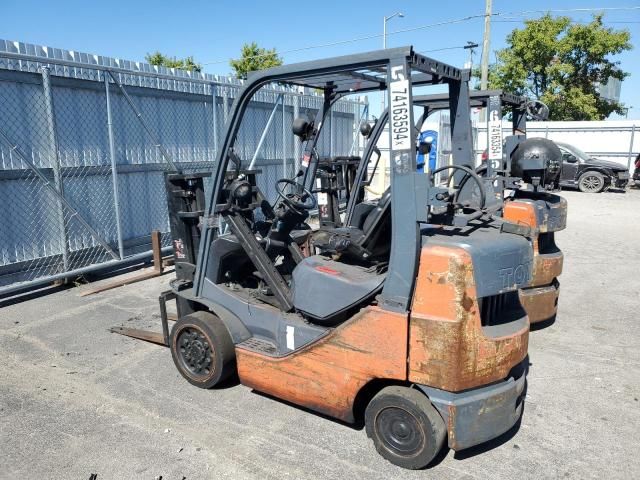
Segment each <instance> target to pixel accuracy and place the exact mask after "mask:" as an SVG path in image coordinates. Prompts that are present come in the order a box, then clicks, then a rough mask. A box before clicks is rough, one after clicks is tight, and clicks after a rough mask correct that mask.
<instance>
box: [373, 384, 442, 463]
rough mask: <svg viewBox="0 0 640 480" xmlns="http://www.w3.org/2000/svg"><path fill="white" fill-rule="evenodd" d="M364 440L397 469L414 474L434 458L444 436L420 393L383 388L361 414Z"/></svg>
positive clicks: (437, 418) (436, 416)
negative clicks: (411, 471)
mask: <svg viewBox="0 0 640 480" xmlns="http://www.w3.org/2000/svg"><path fill="white" fill-rule="evenodd" d="M365 426H366V430H367V436H368V437H369V438H371V439H372V440H373V444H374V445H375V447H376V450H377V451H378V453H379V454H380V455H382V456H383V457H384V458H386V459H387V460H388V461H390V462H391V463H393V464H394V465H398V466H399V467H403V468H408V469H411V470H417V469H420V468H424V467H426V466H427V465H429V463H431V461H432V460H433V459H434V458H435V457H436V455H437V454H438V452H439V451H440V449H441V448H442V446H443V445H444V441H445V438H446V434H447V428H446V425H445V423H444V420H443V419H442V417H441V416H440V414H439V413H438V411H437V410H436V409H435V407H434V406H433V405H432V404H431V402H430V401H429V399H428V398H427V397H426V396H425V395H424V394H422V393H421V392H419V391H417V390H414V389H411V388H408V387H398V386H393V387H386V388H384V389H382V390H381V391H380V392H379V393H378V394H377V395H376V396H375V397H373V399H372V400H371V402H370V403H369V405H368V406H367V409H366V411H365Z"/></svg>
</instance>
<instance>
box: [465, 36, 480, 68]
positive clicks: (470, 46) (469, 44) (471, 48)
mask: <svg viewBox="0 0 640 480" xmlns="http://www.w3.org/2000/svg"><path fill="white" fill-rule="evenodd" d="M477 47H478V44H477V43H475V42H470V41H467V44H466V45H465V46H464V47H463V48H464V49H465V50H469V70H473V54H474V53H475V49H476V48H477Z"/></svg>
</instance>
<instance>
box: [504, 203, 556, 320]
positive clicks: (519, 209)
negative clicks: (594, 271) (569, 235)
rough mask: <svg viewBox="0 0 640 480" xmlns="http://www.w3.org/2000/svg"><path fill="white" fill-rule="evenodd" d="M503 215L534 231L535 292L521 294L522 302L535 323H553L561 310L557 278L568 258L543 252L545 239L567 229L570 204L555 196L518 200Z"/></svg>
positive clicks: (533, 275)
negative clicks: (552, 319)
mask: <svg viewBox="0 0 640 480" xmlns="http://www.w3.org/2000/svg"><path fill="white" fill-rule="evenodd" d="M503 215H504V218H505V219H506V220H509V221H511V222H514V223H518V224H524V225H527V226H529V227H531V228H532V229H533V237H532V242H533V255H534V257H533V274H532V282H531V288H527V289H522V290H520V302H521V303H522V306H523V307H524V309H525V310H526V312H527V315H528V316H529V321H530V322H531V323H537V322H543V321H545V320H549V319H550V318H552V317H553V316H554V315H555V314H556V311H557V308H558V297H559V295H560V286H559V284H558V281H557V277H559V276H560V274H561V273H562V265H563V260H564V256H563V254H562V252H561V251H560V250H559V249H557V248H554V249H553V250H552V251H542V250H543V248H541V243H542V237H541V235H553V232H557V231H560V230H563V229H564V228H566V225H567V201H566V200H565V199H564V198H562V197H560V196H558V195H551V194H545V195H542V196H541V197H540V198H537V199H535V198H516V199H514V200H512V201H509V202H506V203H505V206H504V212H503ZM554 247H555V244H554Z"/></svg>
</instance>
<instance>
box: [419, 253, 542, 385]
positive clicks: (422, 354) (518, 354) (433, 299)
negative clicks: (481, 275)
mask: <svg viewBox="0 0 640 480" xmlns="http://www.w3.org/2000/svg"><path fill="white" fill-rule="evenodd" d="M434 276H435V277H436V278H445V279H446V281H445V282H444V283H441V282H433V281H432V278H433V277H434ZM528 335H529V328H528V324H527V325H526V326H525V327H523V328H522V329H521V330H519V331H517V332H515V333H514V334H512V335H508V336H505V337H500V338H489V337H487V336H485V334H484V332H483V330H482V325H481V320H480V309H479V306H478V300H477V297H476V289H475V283H474V275H473V264H472V261H471V257H470V256H469V254H468V253H467V252H466V251H464V250H463V249H460V248H451V247H444V246H437V245H434V246H426V247H424V248H423V250H422V252H421V256H420V269H419V271H418V279H417V283H416V289H415V293H414V299H413V305H412V313H411V319H410V322H409V380H410V381H412V382H416V383H421V384H424V385H429V386H432V387H435V388H440V389H443V390H447V391H452V392H455V391H461V390H465V389H468V388H473V387H477V386H481V385H486V384H488V383H491V382H494V381H497V380H501V379H503V378H505V377H506V376H507V374H508V373H509V371H510V370H511V368H512V367H513V366H514V365H516V364H518V363H519V362H520V361H522V360H523V359H524V357H525V356H526V354H527V346H528V339H529V336H528Z"/></svg>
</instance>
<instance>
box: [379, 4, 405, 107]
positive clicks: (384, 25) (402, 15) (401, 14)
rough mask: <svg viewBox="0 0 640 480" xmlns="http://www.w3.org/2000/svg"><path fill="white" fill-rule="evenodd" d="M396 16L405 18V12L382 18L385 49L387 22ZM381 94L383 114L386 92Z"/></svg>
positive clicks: (385, 45)
mask: <svg viewBox="0 0 640 480" xmlns="http://www.w3.org/2000/svg"><path fill="white" fill-rule="evenodd" d="M394 17H398V18H403V17H404V13H402V12H396V13H394V14H393V15H389V16H388V17H383V20H382V48H383V49H386V48H387V22H388V21H389V20H391V19H392V18H394ZM381 96H382V103H381V105H382V108H381V110H380V115H382V112H384V107H385V94H384V93H382V94H381Z"/></svg>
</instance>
